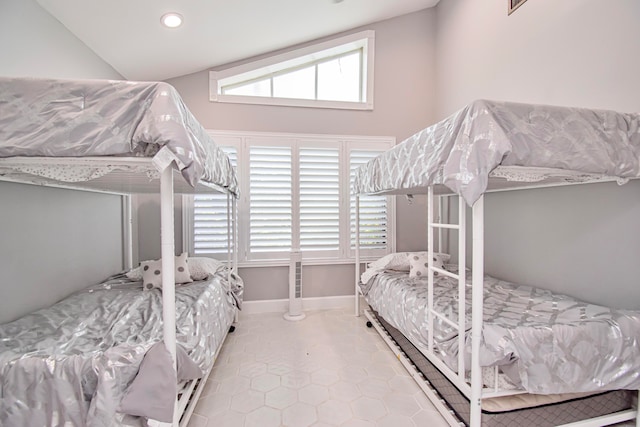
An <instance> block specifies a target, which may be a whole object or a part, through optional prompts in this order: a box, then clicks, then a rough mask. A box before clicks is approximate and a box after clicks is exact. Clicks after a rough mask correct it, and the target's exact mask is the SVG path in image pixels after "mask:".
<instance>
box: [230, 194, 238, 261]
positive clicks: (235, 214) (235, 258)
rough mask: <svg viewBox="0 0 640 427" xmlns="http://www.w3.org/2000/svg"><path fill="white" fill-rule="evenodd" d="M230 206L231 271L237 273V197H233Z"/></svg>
mask: <svg viewBox="0 0 640 427" xmlns="http://www.w3.org/2000/svg"><path fill="white" fill-rule="evenodd" d="M231 208H232V209H233V228H232V232H233V271H234V273H236V274H237V273H238V248H239V246H238V199H237V198H235V197H234V198H233V200H232V204H231Z"/></svg>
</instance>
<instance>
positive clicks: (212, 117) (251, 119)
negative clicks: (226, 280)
mask: <svg viewBox="0 0 640 427" xmlns="http://www.w3.org/2000/svg"><path fill="white" fill-rule="evenodd" d="M363 29H373V30H375V32H376V39H375V46H376V51H375V109H374V111H351V110H333V109H315V108H293V107H281V106H260V105H241V104H222V103H212V102H209V95H208V94H209V87H208V82H209V80H208V70H206V71H202V72H200V73H195V74H192V75H188V76H183V77H179V78H176V79H172V80H169V83H171V84H173V85H174V86H175V87H176V88H177V89H178V91H179V92H180V94H181V95H182V97H183V99H184V100H185V102H186V104H187V106H188V107H189V109H190V110H191V111H192V112H193V113H194V115H195V116H196V118H197V119H198V120H199V121H200V122H201V123H202V124H203V125H204V126H205V127H206V128H209V129H218V130H245V131H264V132H294V133H295V132H299V133H314V134H323V133H325V134H340V135H374V136H395V137H396V138H397V140H398V141H401V140H402V139H404V138H406V137H407V136H409V135H411V134H413V133H414V132H416V131H417V130H419V129H421V128H422V127H424V125H425V123H430V122H432V121H433V120H434V110H433V108H434V96H435V95H434V94H435V85H434V84H435V57H434V49H435V37H434V36H435V10H424V11H421V12H416V13H413V14H409V15H405V16H402V17H399V18H395V19H391V20H388V21H383V22H379V23H376V24H373V25H370V26H367V27H366V28H360V29H355V30H354V31H351V32H356V31H361V30H363ZM142 203H144V204H145V205H146V206H148V203H149V199H148V198H146V197H145V198H144V201H143V202H142ZM423 212H424V210H422V211H419V210H416V209H407V203H406V201H405V200H404V198H399V199H398V221H397V222H398V224H399V227H398V242H399V249H400V250H403V249H406V250H411V249H415V248H419V247H420V246H421V245H422V240H423V239H422V238H421V237H422V236H424V235H425V234H426V229H425V230H423V231H420V232H419V233H416V230H415V229H414V228H413V227H406V226H405V225H406V224H412V223H417V221H418V218H420V217H421V216H422V214H423ZM416 215H417V216H416ZM142 221H155V220H152V219H150V218H149V217H148V216H147V215H146V214H145V217H144V219H143V218H140V222H142ZM140 242H141V245H140V259H147V258H155V257H158V256H159V253H158V251H157V250H156V248H155V245H151V246H149V245H147V244H146V243H147V242H142V241H140ZM148 243H151V242H150V241H148ZM304 270H305V271H304V273H303V281H304V290H303V296H304V297H316V296H326V295H349V294H353V286H354V269H353V266H326V267H318V266H316V267H305V268H304ZM240 274H241V275H242V277H243V278H244V280H245V284H246V291H245V299H247V300H261V299H277V298H287V296H288V291H287V286H288V283H287V282H288V275H287V274H288V273H287V268H286V267H280V268H253V269H241V271H240Z"/></svg>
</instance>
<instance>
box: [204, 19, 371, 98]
mask: <svg viewBox="0 0 640 427" xmlns="http://www.w3.org/2000/svg"><path fill="white" fill-rule="evenodd" d="M374 43H375V32H374V31H373V30H367V31H361V32H358V33H354V34H350V35H347V36H343V37H339V38H336V39H333V40H329V41H325V42H321V43H316V44H313V45H310V46H306V47H303V48H300V49H295V50H291V51H289V52H285V53H281V54H277V55H273V56H269V57H268V58H264V59H260V60H257V61H252V62H249V63H246V64H242V65H238V66H236V67H232V68H228V69H226V70H222V71H210V72H209V100H210V101H212V102H229V103H240V104H260V105H284V106H293V107H315V108H334V109H348V110H373V87H374V85H373V83H374V80H373V74H374V73H373V71H374V51H375V46H374ZM360 48H362V49H363V58H362V62H363V65H362V68H363V69H362V70H361V84H362V87H361V90H362V93H363V96H364V100H363V101H362V102H348V101H324V100H314V99H292V98H272V97H264V96H241V95H225V94H222V93H221V90H220V87H221V86H222V83H221V82H224V81H226V82H227V83H228V82H236V83H238V82H241V81H246V80H251V79H253V78H257V77H266V74H269V73H280V72H281V71H283V70H286V69H294V68H297V67H299V66H301V65H303V64H305V63H308V62H310V61H315V60H318V59H322V58H329V57H331V56H335V55H339V54H343V53H347V52H350V51H353V50H356V49H360Z"/></svg>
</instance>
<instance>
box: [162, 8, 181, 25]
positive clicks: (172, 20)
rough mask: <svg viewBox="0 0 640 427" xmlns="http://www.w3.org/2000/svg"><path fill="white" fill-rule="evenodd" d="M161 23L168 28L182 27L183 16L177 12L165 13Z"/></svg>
mask: <svg viewBox="0 0 640 427" xmlns="http://www.w3.org/2000/svg"><path fill="white" fill-rule="evenodd" d="M160 22H162V25H164V26H165V27H167V28H176V27H179V26H180V25H182V15H180V14H179V13H175V12H170V13H165V14H164V15H162V18H160Z"/></svg>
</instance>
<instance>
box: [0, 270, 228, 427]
mask: <svg viewBox="0 0 640 427" xmlns="http://www.w3.org/2000/svg"><path fill="white" fill-rule="evenodd" d="M232 282H234V283H230V282H229V280H228V276H227V272H226V271H224V270H221V271H220V272H218V273H216V274H215V275H213V276H210V277H209V278H208V279H207V280H206V281H198V282H193V283H189V284H186V285H181V286H178V287H176V340H177V343H178V344H180V346H181V347H182V349H184V350H185V352H186V353H187V356H188V358H189V359H191V360H192V361H193V362H194V363H195V364H197V365H198V367H199V368H200V369H201V370H202V372H206V369H207V368H208V366H209V364H210V363H211V361H212V360H213V357H214V355H215V352H216V349H217V348H218V347H219V346H220V344H221V343H222V340H223V339H224V337H225V335H226V332H227V330H228V328H229V326H230V325H231V324H232V322H233V319H234V315H235V304H236V303H235V298H234V297H233V295H232V293H233V289H234V288H235V276H232ZM162 323H163V322H162V293H161V290H160V289H155V290H151V291H146V290H143V289H142V282H140V281H131V280H129V279H127V278H125V277H124V276H119V277H114V278H111V279H109V280H107V281H105V282H103V283H102V284H99V285H95V286H92V287H89V288H87V289H85V290H83V291H80V292H77V293H75V294H73V295H71V296H70V297H68V298H66V299H64V300H62V301H60V302H59V303H57V304H55V305H53V306H52V307H49V308H45V309H42V310H39V311H37V312H35V313H32V314H29V315H27V316H24V317H22V318H20V319H18V320H16V321H14V322H11V323H7V324H4V325H0V425H45V424H50V423H53V424H55V425H58V423H60V424H64V425H67V423H68V424H69V425H74V426H81V425H90V426H111V425H114V424H115V422H114V419H116V418H117V417H122V416H123V414H116V411H118V406H119V404H120V401H121V399H122V398H123V396H125V393H126V392H127V389H128V387H129V385H130V384H131V382H132V381H133V379H134V378H136V377H137V375H139V374H138V369H139V368H140V365H141V363H142V361H143V358H144V356H145V354H146V353H147V352H148V351H149V350H150V348H151V347H152V346H153V345H154V344H155V343H157V342H159V341H160V340H162V336H163V335H162ZM153 374H154V375H153V376H154V377H156V376H158V370H155V372H153ZM158 378H164V377H162V376H158ZM160 384H161V383H160V382H157V383H156V385H160ZM163 385H164V386H167V387H168V385H166V384H163ZM151 396H155V397H156V398H157V396H158V395H157V394H154V395H150V399H151ZM155 403H156V404H159V403H158V402H155ZM139 404H143V403H139Z"/></svg>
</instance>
